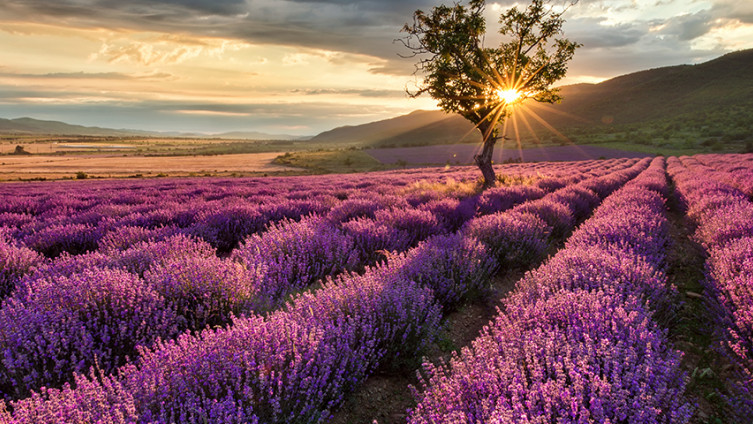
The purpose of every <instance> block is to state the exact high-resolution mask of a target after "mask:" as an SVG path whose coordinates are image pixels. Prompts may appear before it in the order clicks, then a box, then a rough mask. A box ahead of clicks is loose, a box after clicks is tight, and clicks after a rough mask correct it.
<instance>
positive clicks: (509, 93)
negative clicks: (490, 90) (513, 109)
mask: <svg viewBox="0 0 753 424" xmlns="http://www.w3.org/2000/svg"><path fill="white" fill-rule="evenodd" d="M497 97H499V99H500V100H501V101H503V102H505V103H506V104H508V105H509V104H513V103H515V102H517V101H518V100H520V98H521V97H523V93H522V92H520V91H518V90H516V89H514V88H507V89H499V90H497Z"/></svg>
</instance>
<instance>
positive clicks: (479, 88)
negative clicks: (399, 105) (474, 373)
mask: <svg viewBox="0 0 753 424" xmlns="http://www.w3.org/2000/svg"><path fill="white" fill-rule="evenodd" d="M546 1H547V2H548V1H549V0H546ZM576 1H577V0H576ZM547 2H545V0H532V1H531V4H530V5H528V7H527V8H526V9H524V10H518V8H517V7H513V8H511V9H508V10H507V11H506V12H504V13H502V14H501V15H500V18H499V23H500V28H499V33H500V34H501V35H502V38H503V40H502V42H501V43H500V44H499V46H498V47H496V48H487V47H484V37H485V34H486V22H485V20H484V16H483V12H484V7H485V4H484V0H470V2H469V4H468V5H467V6H465V5H463V4H460V3H455V4H454V5H453V6H445V5H442V6H437V7H434V8H433V9H432V11H431V13H428V14H427V13H424V12H423V11H421V10H417V11H416V12H415V13H414V14H413V23H412V24H406V25H405V26H404V27H403V32H406V33H407V34H408V35H407V36H406V37H405V38H403V39H401V41H402V43H403V45H404V46H405V47H407V48H408V49H409V50H411V52H412V54H411V55H409V56H408V57H418V58H419V62H418V63H417V64H416V74H418V73H422V74H424V79H423V81H422V82H421V83H420V84H419V86H418V90H417V91H415V92H410V91H409V92H408V94H409V95H410V96H411V97H418V96H420V95H422V94H424V93H427V94H429V95H430V96H431V97H433V98H434V99H437V100H438V101H439V106H440V107H441V108H442V109H443V110H444V111H446V112H449V113H458V114H460V115H461V116H463V117H464V118H466V119H468V120H469V121H471V122H472V123H473V124H475V127H476V128H478V130H479V131H480V132H481V134H482V140H483V148H482V151H481V153H479V154H477V155H475V156H474V160H475V162H476V165H478V167H479V169H480V170H481V174H482V175H483V178H484V181H483V184H484V188H488V187H491V186H492V185H494V181H495V175H494V168H493V167H492V153H493V151H494V145H495V144H496V142H497V141H498V140H499V139H500V138H503V137H504V134H503V135H501V136H500V134H499V128H498V124H499V123H500V122H502V121H503V120H504V119H505V118H506V117H507V116H508V115H509V114H510V113H512V111H513V108H514V106H516V105H517V104H519V103H521V102H522V101H524V100H526V99H533V100H535V101H538V102H545V103H556V102H559V101H560V99H561V98H560V96H559V95H558V90H557V89H556V88H552V87H551V85H552V84H553V83H554V82H556V81H558V80H560V79H561V78H562V77H564V76H565V73H566V72H567V62H569V61H570V59H572V57H573V55H574V54H575V49H576V48H578V47H579V46H580V44H578V43H575V42H572V41H570V40H568V39H566V38H562V24H563V23H564V20H563V19H562V14H563V13H564V12H565V11H566V10H567V8H568V7H569V6H570V5H572V4H574V3H570V4H568V5H567V6H566V7H563V8H561V10H560V11H555V7H554V6H553V5H550V4H549V3H547Z"/></svg>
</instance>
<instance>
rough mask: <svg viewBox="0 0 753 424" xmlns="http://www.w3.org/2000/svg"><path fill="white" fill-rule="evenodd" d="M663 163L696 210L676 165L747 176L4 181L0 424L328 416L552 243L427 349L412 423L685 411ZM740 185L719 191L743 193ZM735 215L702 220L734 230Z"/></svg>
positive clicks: (462, 172) (595, 165)
mask: <svg viewBox="0 0 753 424" xmlns="http://www.w3.org/2000/svg"><path fill="white" fill-rule="evenodd" d="M746 159H747V157H746ZM701 161H703V162H701ZM738 163H739V161H738ZM748 163H750V162H748ZM680 167H684V168H682V169H680ZM725 167H726V168H725ZM701 168H702V169H701ZM678 169H680V170H678ZM686 169H687V170H686ZM748 169H749V168H748ZM667 170H669V173H670V175H672V177H673V178H674V179H675V180H677V187H678V192H679V193H680V194H681V196H683V199H686V203H687V204H688V205H689V209H688V210H689V215H690V216H693V217H695V216H696V215H694V214H692V212H691V211H694V210H695V209H693V206H690V204H691V201H694V200H693V199H695V198H694V197H693V195H692V194H690V193H692V190H693V187H695V186H694V185H693V181H694V178H693V176H692V175H686V178H685V181H687V185H688V187H689V188H687V189H686V188H685V187H684V186H683V183H682V182H681V181H683V180H682V178H680V176H681V174H683V173H685V174H688V173H690V172H700V173H702V174H703V175H704V178H703V180H704V181H719V183H718V184H717V185H718V186H721V185H723V184H727V183H729V184H732V185H730V187H733V186H735V187H738V186H739V187H745V186H744V183H745V181H747V180H746V179H745V178H744V176H739V175H745V172H747V171H745V169H737V168H735V169H734V170H733V169H729V163H728V162H725V158H724V157H723V156H719V157H702V158H697V159H692V158H681V159H677V158H670V159H669V160H665V159H663V158H655V159H650V158H646V159H611V160H604V161H584V162H563V163H537V164H513V165H506V166H502V167H498V169H497V171H498V173H499V174H500V175H501V181H500V184H499V185H498V186H497V187H495V188H492V189H490V190H487V191H485V192H483V193H478V191H477V190H475V187H476V185H475V183H474V182H473V181H474V179H475V177H476V171H475V170H474V169H470V168H458V169H454V170H449V171H448V170H442V169H419V170H410V171H402V172H395V171H392V172H380V173H372V174H362V175H348V176H325V177H287V178H285V177H281V178H264V179H193V180H192V179H181V180H173V179H161V180H153V181H150V180H142V181H107V182H104V181H100V182H94V181H81V182H56V183H34V184H6V185H4V186H2V187H0V196H2V198H3V202H0V265H2V272H0V296H2V297H3V303H2V306H0V350H2V353H3V355H2V356H0V392H1V393H2V395H3V397H4V398H5V401H6V403H5V411H4V412H3V414H2V415H0V420H5V421H8V422H60V421H63V422H97V421H101V422H143V423H147V422H149V423H151V422H165V423H168V422H181V423H182V422H185V423H204V422H221V423H245V422H262V423H269V422H280V423H283V422H301V423H303V422H326V421H327V420H328V419H329V418H331V417H332V414H333V413H335V412H336V411H337V410H338V408H339V407H341V405H342V404H343V402H344V400H345V399H346V398H347V397H348V396H349V395H350V394H351V393H353V392H354V391H357V390H358V389H359V387H361V386H363V384H364V382H365V381H366V380H367V379H368V378H369V377H370V376H372V375H374V374H375V373H386V374H389V373H405V372H409V373H410V372H415V370H416V369H417V368H418V367H419V364H420V363H421V358H422V356H423V355H424V354H425V352H426V351H427V349H428V348H429V347H430V346H431V345H432V344H433V343H434V342H435V341H436V339H437V337H438V334H439V333H438V332H439V331H440V328H441V325H442V322H443V320H444V319H445V318H444V317H446V316H447V314H448V313H450V312H452V311H453V310H456V309H458V308H461V307H462V306H463V304H464V303H465V302H467V301H468V300H469V299H472V298H474V297H477V296H479V295H481V296H483V295H484V293H486V289H487V287H488V281H489V280H490V279H491V278H492V277H493V276H499V275H502V274H505V273H508V272H511V270H520V269H524V270H525V269H530V268H532V267H536V266H537V265H538V264H540V263H542V260H543V264H541V265H540V266H538V267H537V268H535V269H534V270H532V271H531V272H529V273H527V274H526V276H525V277H524V278H523V279H522V280H520V281H519V282H518V284H517V286H516V288H515V290H513V292H512V293H511V294H510V295H509V296H507V297H506V298H505V299H502V304H501V305H502V307H501V308H500V310H499V314H498V316H496V317H494V319H493V320H492V322H490V324H489V325H488V327H487V328H486V329H485V330H484V331H483V333H482V334H481V335H479V337H478V338H477V339H476V340H475V341H473V343H471V344H470V345H469V346H466V347H465V348H463V350H462V351H461V352H459V353H458V354H456V355H455V356H454V357H453V358H452V359H451V360H450V361H449V362H448V363H446V364H433V363H429V362H427V363H424V366H423V369H424V373H423V376H424V377H423V383H422V384H421V385H420V387H418V388H417V390H416V391H415V395H416V404H415V407H413V408H411V411H410V413H409V414H408V421H409V422H416V423H421V422H432V423H433V422H448V421H451V422H469V423H470V422H631V423H632V422H635V423H644V422H690V421H691V420H692V418H691V417H692V416H693V415H694V413H695V410H696V408H695V404H694V402H693V400H692V399H690V398H688V397H687V396H686V393H685V392H686V390H685V389H686V384H687V376H686V374H685V371H684V370H683V369H681V367H680V358H681V356H682V353H681V352H679V351H678V350H677V349H675V348H674V347H673V346H672V343H671V342H670V341H669V339H668V337H667V330H666V328H665V327H666V325H667V323H666V322H665V321H664V320H663V319H662V317H664V316H667V315H668V314H671V310H672V308H673V302H672V300H673V299H674V298H675V297H676V295H675V292H676V289H675V288H674V287H672V286H671V285H670V284H668V283H667V277H666V274H665V270H666V266H667V259H666V253H665V251H666V248H667V246H668V244H669V243H670V240H669V235H668V223H667V217H666V210H665V209H666V208H665V202H666V199H667V197H668V196H669V195H670V194H671V191H670V187H669V183H668V180H667ZM723 181H726V182H723ZM715 187H716V186H715ZM742 189H743V188H730V189H729V190H726V189H719V190H717V191H718V192H720V193H723V194H725V195H726V194H730V195H732V196H734V201H735V202H737V203H736V204H738V203H739V204H740V205H742V206H740V207H741V208H745V207H747V206H745V205H747V204H746V203H745V202H748V203H749V200H748V199H749V198H748V197H747V196H746V195H745V194H744V193H743V192H742V191H740V190H742ZM725 190H726V191H725ZM734 190H737V192H735V191H734ZM686 193H688V194H686ZM697 197H700V198H701V200H703V199H705V198H706V197H709V198H711V197H712V196H706V195H705V194H703V195H701V196H697ZM717 197H719V196H716V197H714V199H716V198H717ZM719 202H722V203H715V201H709V202H707V205H706V206H702V207H699V210H701V209H703V210H706V209H709V208H710V209H709V210H713V208H714V207H715V206H717V207H718V205H719V204H725V205H726V204H728V203H724V202H726V200H724V199H720V200H719ZM699 213H700V212H699ZM701 216H703V217H706V216H707V215H704V214H702V213H701V214H700V215H698V217H701ZM709 216H710V215H709ZM746 216H747V215H746ZM749 221H750V220H748V221H747V222H749ZM724 222H725V223H727V227H729V228H727V227H725V228H724V229H720V228H717V227H719V225H716V224H714V225H716V226H715V227H713V228H712V227H709V229H704V228H705V227H704V226H703V225H702V224H699V229H698V234H699V237H704V235H708V240H709V243H717V242H718V240H719V239H720V238H725V240H727V239H729V238H736V237H737V238H740V237H742V235H739V234H743V233H739V234H738V232H735V231H737V230H738V229H740V228H743V227H744V225H745V223H744V222H738V221H729V220H725V221H724ZM710 225H711V224H710ZM744 228H747V227H744ZM744 228H743V230H741V231H748V230H745V229H744ZM720 232H722V233H723V234H724V235H723V236H722V235H719V234H721V233H720ZM745 234H746V235H747V234H750V232H747V233H745ZM565 238H567V241H566V242H565V243H564V247H562V248H560V246H561V242H562V240H564V239H565ZM738 244H739V248H737V249H738V250H735V252H738V253H734V254H731V255H728V254H726V252H727V251H726V250H725V251H724V252H725V255H722V256H723V257H720V258H719V259H718V260H717V261H716V262H713V260H714V259H713V258H715V257H717V256H719V255H717V256H714V253H712V254H711V255H710V259H709V261H712V263H710V265H709V266H710V267H711V268H712V269H714V270H717V269H718V272H716V271H714V272H712V273H711V274H710V275H711V277H709V285H710V286H711V285H713V287H719V288H720V289H719V290H718V292H719V299H720V301H719V304H721V305H730V306H729V307H728V308H727V312H726V313H725V314H723V316H724V317H725V318H724V320H723V321H720V322H722V323H725V324H724V325H723V326H722V327H720V329H721V330H720V337H724V339H723V340H725V341H726V344H725V346H728V347H730V350H731V352H732V355H738V356H739V357H740V358H741V359H740V360H739V361H737V362H736V363H739V367H738V368H739V370H740V375H741V377H740V378H737V379H735V380H734V381H732V382H730V386H731V387H734V390H735V392H734V393H743V394H745V393H747V394H748V395H749V393H750V392H749V390H750V386H748V385H746V384H748V383H746V381H749V377H750V372H751V370H753V368H751V367H750V362H749V358H750V350H748V351H746V350H745V349H747V348H746V347H745V346H746V344H745V343H749V341H750V338H749V334H750V333H744V332H742V331H749V328H748V329H747V330H745V328H747V327H745V326H746V325H749V322H748V321H746V318H745V317H746V315H744V314H740V313H738V312H739V311H741V310H745V308H748V309H750V305H751V303H750V299H749V298H745V297H744V296H740V295H737V294H734V295H733V294H732V293H733V292H734V293H737V292H735V291H734V290H731V289H724V287H731V286H730V284H732V283H734V282H735V281H738V280H740V279H741V278H750V277H749V276H748V275H747V274H744V275H743V277H740V275H738V274H740V273H745V272H747V271H748V270H747V268H745V266H747V265H745V266H743V265H741V264H747V263H748V262H749V261H746V260H744V257H746V256H745V255H748V256H749V253H750V249H748V248H747V247H748V244H745V242H744V241H740V242H739V243H738ZM736 246H737V245H736ZM558 248H559V251H557V253H556V254H554V255H551V256H550V257H548V258H546V255H547V253H549V252H552V251H554V250H556V249H558ZM709 248H710V249H713V245H712V244H709ZM717 263H718V264H719V265H718V266H717V265H716V264H717ZM715 266H717V268H714V267H715ZM741 267H742V268H741ZM741 275H742V274H741ZM730 281H732V283H731V282H730ZM740 281H742V280H740ZM724 290H727V291H726V292H725V291H724ZM726 323H730V324H729V325H726ZM746 323H747V324H746ZM746 376H747V377H746ZM746 378H748V380H746ZM746 390H747V392H746ZM743 399H745V398H743ZM729 403H730V405H733V406H734V407H735V408H737V410H738V412H739V411H743V410H744V408H746V407H749V406H750V405H749V403H746V402H745V401H744V400H743V401H740V400H739V399H738V398H735V399H730V402H729Z"/></svg>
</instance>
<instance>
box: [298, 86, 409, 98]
mask: <svg viewBox="0 0 753 424" xmlns="http://www.w3.org/2000/svg"><path fill="white" fill-rule="evenodd" d="M290 92H291V93H293V94H300V95H305V96H319V95H335V96H361V97H396V98H404V97H405V91H401V90H363V89H356V88H353V89H338V88H317V89H293V90H290Z"/></svg>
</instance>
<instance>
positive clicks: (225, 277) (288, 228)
mask: <svg viewBox="0 0 753 424" xmlns="http://www.w3.org/2000/svg"><path fill="white" fill-rule="evenodd" d="M516 190H517V189H509V190H507V191H499V190H498V191H495V192H494V193H493V195H494V196H499V195H500V193H503V192H504V193H508V194H517V193H527V192H529V193H532V197H535V196H538V195H539V193H540V192H541V190H539V191H536V190H525V189H522V191H521V190H517V191H516ZM510 197H512V198H513V199H515V201H520V200H521V199H524V197H522V198H521V196H520V195H517V196H510ZM489 198H492V197H489ZM455 202H456V203H459V202H457V201H455ZM447 204H448V202H445V203H444V204H443V206H447ZM510 204H514V201H513V202H512V203H510ZM429 205H431V204H429ZM449 206H451V207H449V208H445V209H446V210H449V211H450V212H452V211H453V208H452V207H453V206H454V207H457V204H453V203H452V202H450V203H449ZM500 207H502V206H500ZM390 211H397V210H396V209H391V210H390ZM332 212H336V213H338V212H342V209H339V210H337V211H335V210H333V211H332ZM377 212H379V211H377ZM422 212H424V215H423V216H429V217H430V218H433V215H431V214H429V212H428V211H425V210H424V211H422ZM346 216H347V214H346ZM385 216H387V217H388V218H392V219H393V221H394V220H395V219H400V216H399V215H398V216H395V215H394V214H393V215H385ZM407 216H408V218H409V219H412V218H415V214H414V216H411V214H408V215H407ZM420 216H422V215H419V217H420ZM445 216H447V214H445ZM450 216H452V214H450ZM463 216H464V215H461V217H463ZM466 218H467V216H466ZM429 221H430V223H431V224H436V220H434V222H431V220H429ZM462 222H463V221H462V220H461V221H459V222H455V223H453V224H452V225H453V226H459V225H461V224H462ZM382 227H383V229H385V230H394V228H390V227H385V226H384V225H382ZM403 228H405V230H406V231H414V232H415V231H416V230H421V229H422V228H428V231H427V232H425V233H423V234H421V233H419V234H418V235H411V236H412V237H413V238H414V239H413V240H411V241H410V242H408V243H407V245H406V246H402V247H407V246H409V245H411V244H413V243H415V242H416V241H418V240H420V239H421V238H424V237H426V236H428V235H431V234H432V231H434V230H437V228H436V226H432V225H429V226H423V227H422V226H420V225H416V223H415V221H414V222H410V221H408V222H405V223H404V224H403ZM450 228H452V227H450ZM438 231H439V230H437V231H435V232H438ZM163 234H164V236H165V237H166V239H165V240H160V241H156V242H142V243H139V244H137V245H136V246H133V247H130V248H126V249H125V250H120V249H121V248H123V247H125V246H122V245H121V244H118V243H114V242H110V243H108V244H109V245H110V246H111V247H110V248H109V249H105V251H104V252H102V253H99V252H97V253H90V254H86V255H80V256H65V255H64V256H63V257H61V258H59V259H57V260H55V261H53V262H52V263H51V264H44V265H41V266H38V267H37V269H36V270H35V272H34V273H32V275H31V276H30V277H28V278H26V279H25V281H24V284H22V288H21V289H19V290H17V292H16V293H15V294H14V296H13V297H12V298H11V299H10V300H9V301H7V302H6V304H5V305H4V307H3V309H2V310H0V324H2V325H1V326H0V327H2V328H6V329H7V331H6V332H5V334H6V335H7V337H6V338H2V339H0V346H2V349H3V352H4V353H5V354H4V357H5V360H4V361H1V363H0V389H2V392H3V394H4V395H5V396H6V397H7V396H10V397H16V398H17V397H23V396H24V395H26V394H27V393H28V391H29V390H30V389H31V390H34V389H36V388H38V387H41V386H42V385H47V386H53V387H55V386H59V385H60V384H62V383H63V382H65V381H68V379H70V378H71V376H72V372H84V371H86V370H87V369H88V368H89V367H90V366H92V365H93V364H94V362H95V361H96V362H97V364H98V365H99V366H100V367H101V368H102V370H103V371H104V372H105V373H109V372H111V371H112V370H113V369H114V368H115V367H117V366H118V365H120V364H122V363H123V362H124V361H125V358H126V357H128V356H134V354H135V347H136V346H139V345H143V346H149V345H151V344H152V343H153V342H154V340H156V339H158V338H163V339H169V338H173V337H175V336H176V335H177V334H180V333H181V332H184V331H186V330H198V329H201V328H203V327H204V326H206V325H222V324H225V323H227V322H229V319H230V317H231V316H232V315H233V314H235V315H238V314H244V313H249V312H250V311H253V310H263V309H265V308H269V307H270V305H271V304H272V303H274V302H275V300H276V299H279V298H280V297H281V295H282V294H284V293H286V292H287V291H289V290H291V289H295V288H301V287H305V286H306V285H308V284H310V283H312V282H314V281H316V280H318V279H320V278H323V277H325V276H327V275H331V274H333V273H337V272H340V271H342V270H346V269H353V268H355V267H356V266H360V265H362V263H360V262H359V258H358V257H357V255H355V256H354V254H353V247H354V242H353V240H352V239H351V238H350V237H349V235H348V234H346V233H344V232H342V231H340V230H339V229H337V228H335V227H333V226H332V225H331V223H329V222H328V221H327V220H326V219H320V218H311V219H304V220H303V221H301V222H292V221H290V222H286V223H285V224H284V225H281V226H279V227H274V228H273V229H271V230H270V231H268V232H267V233H265V234H264V235H263V236H252V238H251V239H250V240H249V242H248V243H247V244H246V245H245V249H242V250H239V251H237V252H236V253H235V254H234V256H233V257H232V258H231V259H232V260H222V259H218V258H216V257H214V256H213V251H212V249H211V248H209V247H208V246H207V245H206V244H205V243H202V242H197V241H194V240H191V239H190V238H186V237H185V236H181V235H173V236H170V234H171V232H169V231H164V232H163ZM137 235H138V234H137ZM398 235H399V236H400V237H397V238H393V239H396V240H398V241H399V242H403V241H401V237H402V238H407V237H404V236H403V235H402V234H400V233H398ZM409 235H410V234H409ZM126 246H127V245H126ZM388 247H389V248H390V250H399V249H400V246H394V245H391V246H388ZM21 249H23V248H18V250H19V251H20V250H21ZM27 250H28V249H27ZM26 253H29V252H26ZM37 259H38V258H37ZM236 262H237V263H236ZM239 264H240V265H239ZM359 264H360V265H359ZM121 269H122V270H126V271H128V272H130V273H132V274H136V275H138V276H140V277H143V280H144V281H142V280H141V279H139V278H134V276H133V275H128V274H126V273H123V272H116V271H118V270H121ZM87 270H88V271H87ZM98 285H101V286H102V287H101V288H98V287H99V286H98ZM111 287H121V288H123V287H125V288H130V289H132V290H131V291H130V292H127V293H125V292H123V291H122V290H121V291H118V290H116V289H112V288H111ZM61 290H62V291H66V290H67V292H65V293H61ZM94 291H98V296H99V297H100V299H99V300H97V301H95V302H92V299H91V295H90V293H91V292H94ZM126 295H127V296H128V297H127V298H126V299H124V300H121V299H119V297H124V296H126ZM60 296H66V297H68V298H70V299H72V300H71V302H69V303H70V304H62V305H61V307H59V308H54V309H52V310H51V308H50V307H49V306H48V303H49V302H47V303H46V302H45V301H44V300H43V299H54V298H57V297H60ZM40 299H41V300H40ZM145 299H148V301H147V300H145ZM140 302H143V305H142V304H141V303H140ZM140 308H145V311H142V312H143V314H148V315H149V317H150V319H144V318H143V317H142V319H135V318H134V317H133V316H132V315H129V314H128V313H127V311H131V310H134V311H135V310H139V309H140ZM93 315H96V316H98V317H99V318H98V319H97V320H94V321H93V322H91V317H92V316H93ZM113 331H117V334H115V335H114V334H111V333H112V332H113ZM40 333H43V334H49V335H48V336H46V337H43V338H39V337H38V336H37V335H38V334H40ZM19 335H20V336H19Z"/></svg>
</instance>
